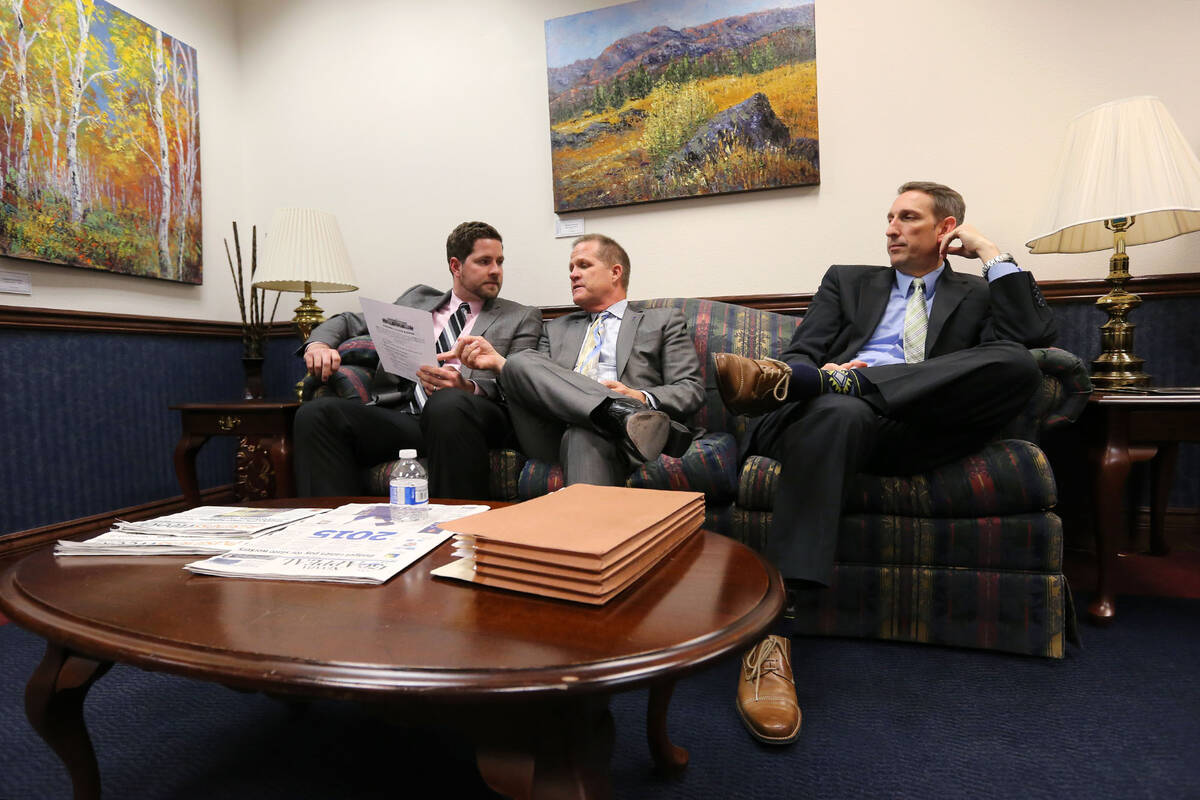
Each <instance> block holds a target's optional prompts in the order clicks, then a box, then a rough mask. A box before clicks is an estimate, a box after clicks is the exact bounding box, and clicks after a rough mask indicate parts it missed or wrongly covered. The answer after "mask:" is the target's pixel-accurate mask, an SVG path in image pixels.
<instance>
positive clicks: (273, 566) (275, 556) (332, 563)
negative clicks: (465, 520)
mask: <svg viewBox="0 0 1200 800" xmlns="http://www.w3.org/2000/svg"><path fill="white" fill-rule="evenodd" d="M428 508H429V512H428V518H427V519H425V520H419V521H418V520H411V519H407V518H406V517H405V516H404V515H405V513H406V509H405V508H404V506H393V505H389V504H387V503H366V504H363V503H349V504H347V505H344V506H338V507H337V508H334V509H330V510H329V511H326V512H324V513H322V514H320V515H318V516H314V517H310V518H308V519H305V520H303V521H301V522H295V523H292V524H290V525H287V526H285V527H283V528H280V529H278V530H276V531H272V532H270V533H267V534H265V535H263V536H258V537H255V538H254V539H251V540H250V541H247V542H244V543H242V544H240V545H238V546H237V547H236V548H234V549H232V550H230V551H229V552H226V553H222V554H221V555H219V556H214V557H212V558H206V559H204V560H203V561H194V562H192V563H191V564H187V565H185V566H184V569H187V570H190V571H192V572H195V573H199V574H201V575H221V576H225V577H235V578H273V579H277V580H295V581H333V582H336V583H368V584H379V583H384V582H385V581H387V580H388V579H389V578H391V577H392V576H394V575H396V574H397V573H399V572H400V571H401V570H403V569H404V568H405V567H407V566H408V565H409V564H412V563H413V562H415V561H416V560H417V559H419V558H421V557H422V556H424V555H425V554H426V553H428V552H430V551H431V550H433V549H434V548H435V547H437V546H438V545H439V544H441V543H442V542H444V541H446V540H447V539H448V538H449V537H450V534H449V533H448V532H447V531H444V530H443V529H442V527H441V525H443V524H445V523H446V522H448V521H449V520H453V519H458V518H460V517H465V516H468V515H471V514H478V513H479V512H481V511H486V510H487V508H488V507H487V506H470V505H463V506H444V505H430V506H429V507H428Z"/></svg>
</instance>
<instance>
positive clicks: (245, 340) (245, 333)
mask: <svg viewBox="0 0 1200 800" xmlns="http://www.w3.org/2000/svg"><path fill="white" fill-rule="evenodd" d="M224 241H225V258H226V259H227V260H228V261H229V274H230V275H231V276H232V277H233V289H234V292H235V293H236V294H237V301H238V309H239V310H240V311H241V312H242V357H243V358H262V357H263V343H264V342H265V341H266V338H267V331H268V330H270V328H271V325H272V324H274V322H275V311H276V310H277V309H278V308H279V294H280V293H279V292H276V293H275V305H274V306H272V308H271V319H270V320H268V321H264V318H265V312H266V308H267V293H266V291H265V290H262V289H257V288H255V286H254V272H255V270H257V269H258V227H257V226H251V228H250V296H249V297H247V296H246V281H245V279H244V273H243V272H242V245H241V242H240V241H239V240H238V227H237V223H236V222H235V223H233V251H234V253H236V254H237V269H236V270H235V269H234V266H233V256H232V255H231V254H230V252H229V240H228V239H225V240H224ZM247 309H249V315H248V316H247Z"/></svg>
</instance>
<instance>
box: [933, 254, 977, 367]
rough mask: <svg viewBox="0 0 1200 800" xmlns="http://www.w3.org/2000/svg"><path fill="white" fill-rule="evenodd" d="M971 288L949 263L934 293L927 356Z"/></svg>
mask: <svg viewBox="0 0 1200 800" xmlns="http://www.w3.org/2000/svg"><path fill="white" fill-rule="evenodd" d="M969 288H970V284H968V283H967V281H965V280H964V279H963V278H962V277H961V276H959V275H958V274H956V273H955V272H954V271H953V270H952V269H950V265H949V264H947V265H946V269H945V271H943V272H942V277H941V278H939V279H938V283H937V289H936V290H935V291H934V294H933V308H932V309H931V311H930V314H929V332H928V333H926V334H925V356H926V357H928V356H929V354H930V353H931V352H933V345H934V344H935V343H936V342H937V338H938V336H939V335H940V334H941V332H942V327H943V326H945V324H946V320H948V319H949V318H950V314H951V312H953V311H954V309H956V308H958V304H959V303H961V302H962V301H963V298H964V297H966V296H967V290H968V289H969Z"/></svg>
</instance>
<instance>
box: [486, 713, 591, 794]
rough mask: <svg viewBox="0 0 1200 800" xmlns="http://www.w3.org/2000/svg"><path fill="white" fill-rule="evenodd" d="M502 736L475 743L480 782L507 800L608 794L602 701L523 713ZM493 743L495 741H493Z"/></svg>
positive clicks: (511, 722) (509, 724)
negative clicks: (508, 798) (497, 738)
mask: <svg viewBox="0 0 1200 800" xmlns="http://www.w3.org/2000/svg"><path fill="white" fill-rule="evenodd" d="M504 733H505V734H506V735H505V736H504V738H503V739H502V740H496V739H495V738H494V737H495V733H493V736H492V737H490V738H491V741H488V742H486V743H480V744H479V745H478V746H477V747H476V751H475V763H476V764H477V765H478V767H479V773H480V775H482V777H483V779H484V781H485V782H486V783H487V784H488V786H490V787H491V788H492V789H493V790H495V791H497V792H500V793H501V794H504V795H506V796H508V797H514V798H531V800H605V799H606V798H609V797H611V796H612V778H611V775H610V774H609V762H610V761H611V760H612V749H613V736H614V732H613V719H612V713H611V712H610V711H609V708H608V698H607V697H599V698H581V699H579V700H574V701H565V702H559V703H554V704H552V705H547V706H543V707H540V708H537V707H535V708H531V709H528V710H523V711H522V713H521V716H520V717H519V718H517V719H512V718H509V720H508V722H507V725H506V728H505V730H504ZM497 741H499V743H496V742H497Z"/></svg>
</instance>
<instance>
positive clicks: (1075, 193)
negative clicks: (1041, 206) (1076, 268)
mask: <svg viewBox="0 0 1200 800" xmlns="http://www.w3.org/2000/svg"><path fill="white" fill-rule="evenodd" d="M1051 185H1052V186H1053V193H1052V194H1051V195H1050V198H1049V203H1048V204H1047V206H1046V210H1045V211H1044V212H1043V213H1042V215H1041V217H1040V218H1039V219H1040V224H1039V225H1038V227H1037V228H1036V230H1039V231H1045V233H1041V234H1039V235H1038V236H1035V237H1034V238H1032V239H1030V240H1029V241H1028V242H1026V243H1025V246H1026V247H1028V248H1029V249H1030V251H1031V252H1034V253H1088V252H1091V251H1094V250H1111V249H1112V247H1113V232H1112V231H1111V230H1109V229H1108V228H1105V227H1104V222H1105V220H1111V219H1119V218H1121V217H1131V216H1136V217H1137V219H1136V220H1135V221H1134V222H1133V224H1132V225H1130V227H1129V229H1128V231H1127V232H1126V234H1125V243H1126V244H1127V245H1135V244H1146V243H1148V242H1158V241H1161V240H1163V239H1170V238H1171V237H1173V236H1179V235H1180V234H1183V233H1189V232H1191V231H1195V230H1200V159H1197V158H1196V154H1195V152H1193V151H1192V148H1191V147H1190V146H1188V143H1187V140H1186V139H1185V138H1184V136H1183V134H1182V133H1181V132H1180V130H1179V126H1177V125H1176V124H1175V120H1174V119H1172V118H1171V115H1170V113H1169V112H1168V111H1167V109H1166V107H1165V106H1163V104H1162V101H1161V100H1159V99H1158V98H1157V97H1131V98H1128V99H1125V100H1116V101H1113V102H1111V103H1105V104H1104V105H1102V106H1097V107H1096V108H1093V109H1091V110H1090V111H1085V112H1084V113H1082V114H1080V115H1079V116H1077V117H1076V118H1075V119H1074V120H1072V121H1071V124H1070V125H1069V126H1068V128H1067V138H1066V142H1065V143H1064V144H1063V149H1062V152H1061V153H1060V155H1059V158H1058V167H1057V170H1056V172H1055V176H1054V181H1053V183H1052V184H1051Z"/></svg>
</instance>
